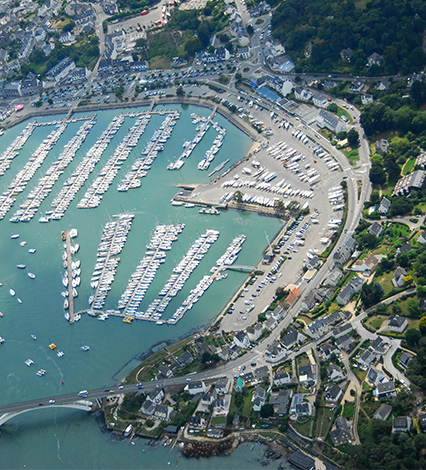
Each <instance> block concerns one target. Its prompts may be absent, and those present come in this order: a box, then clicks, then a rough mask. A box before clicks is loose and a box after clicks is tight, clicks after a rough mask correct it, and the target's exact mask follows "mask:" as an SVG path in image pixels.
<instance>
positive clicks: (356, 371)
mask: <svg viewBox="0 0 426 470" xmlns="http://www.w3.org/2000/svg"><path fill="white" fill-rule="evenodd" d="M352 372H353V373H354V374H355V375H356V376H357V377H358V380H359V381H360V382H363V381H364V379H365V377H366V375H367V371H365V370H361V369H360V368H358V369H355V368H353V367H352Z"/></svg>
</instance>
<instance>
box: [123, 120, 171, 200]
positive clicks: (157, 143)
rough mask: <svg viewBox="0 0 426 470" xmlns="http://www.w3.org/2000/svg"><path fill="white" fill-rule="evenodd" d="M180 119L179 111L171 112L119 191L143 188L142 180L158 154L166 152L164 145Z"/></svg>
mask: <svg viewBox="0 0 426 470" xmlns="http://www.w3.org/2000/svg"><path fill="white" fill-rule="evenodd" d="M179 117H180V113H179V112H178V111H173V112H170V114H169V115H168V116H167V117H166V119H165V120H164V121H163V123H162V124H161V126H160V128H159V129H158V130H156V131H155V132H154V135H153V136H152V137H151V139H150V141H149V142H148V144H147V145H146V147H145V148H144V149H143V150H142V156H141V157H139V158H137V159H136V160H135V162H134V163H133V165H132V170H131V171H130V172H128V173H127V174H126V176H125V177H124V178H123V179H122V181H121V182H120V184H119V185H118V188H117V189H118V191H128V190H129V189H134V188H139V187H140V186H141V184H142V183H141V178H143V177H144V176H146V175H147V174H148V171H149V170H150V169H151V165H152V163H153V162H154V160H155V159H156V158H157V156H158V153H159V152H162V151H163V150H164V144H165V143H166V142H167V141H168V140H169V138H170V136H171V134H172V131H173V129H174V127H175V125H176V123H177V121H178V119H179Z"/></svg>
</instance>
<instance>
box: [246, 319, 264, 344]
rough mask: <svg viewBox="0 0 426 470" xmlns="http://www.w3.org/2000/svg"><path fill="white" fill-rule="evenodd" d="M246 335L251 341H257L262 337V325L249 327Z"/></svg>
mask: <svg viewBox="0 0 426 470" xmlns="http://www.w3.org/2000/svg"><path fill="white" fill-rule="evenodd" d="M246 333H247V336H248V338H249V340H250V341H257V340H258V339H259V338H260V337H261V336H262V333H263V326H262V324H261V323H256V325H254V326H250V327H248V328H247V330H246Z"/></svg>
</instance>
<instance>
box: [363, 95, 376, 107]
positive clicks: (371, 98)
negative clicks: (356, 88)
mask: <svg viewBox="0 0 426 470" xmlns="http://www.w3.org/2000/svg"><path fill="white" fill-rule="evenodd" d="M373 101H374V96H373V95H371V94H370V93H363V94H362V95H361V104H363V105H366V104H370V103H373Z"/></svg>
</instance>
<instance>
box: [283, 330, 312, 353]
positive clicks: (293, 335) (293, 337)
mask: <svg viewBox="0 0 426 470" xmlns="http://www.w3.org/2000/svg"><path fill="white" fill-rule="evenodd" d="M305 339H306V338H305V336H304V335H302V333H300V332H299V330H296V329H295V328H293V327H289V329H288V330H287V333H286V335H285V336H284V337H283V338H282V339H281V343H282V345H283V346H284V347H285V348H287V349H290V348H292V347H293V346H294V345H295V344H300V343H303V341H305Z"/></svg>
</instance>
